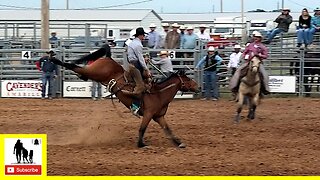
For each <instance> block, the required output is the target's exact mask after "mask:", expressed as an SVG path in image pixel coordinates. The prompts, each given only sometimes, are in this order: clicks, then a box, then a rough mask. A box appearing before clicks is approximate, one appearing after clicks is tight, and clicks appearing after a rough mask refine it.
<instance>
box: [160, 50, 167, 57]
mask: <svg viewBox="0 0 320 180" xmlns="http://www.w3.org/2000/svg"><path fill="white" fill-rule="evenodd" d="M162 55H166V56H168V51H160V53H159V54H158V56H162Z"/></svg>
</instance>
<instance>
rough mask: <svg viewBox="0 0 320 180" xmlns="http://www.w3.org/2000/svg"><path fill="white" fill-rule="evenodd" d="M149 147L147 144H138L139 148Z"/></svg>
mask: <svg viewBox="0 0 320 180" xmlns="http://www.w3.org/2000/svg"><path fill="white" fill-rule="evenodd" d="M146 146H147V145H146V144H145V143H138V148H143V147H146Z"/></svg>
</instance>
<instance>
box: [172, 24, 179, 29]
mask: <svg viewBox="0 0 320 180" xmlns="http://www.w3.org/2000/svg"><path fill="white" fill-rule="evenodd" d="M171 26H172V27H176V28H179V27H180V25H179V24H178V23H173V24H172V25H171Z"/></svg>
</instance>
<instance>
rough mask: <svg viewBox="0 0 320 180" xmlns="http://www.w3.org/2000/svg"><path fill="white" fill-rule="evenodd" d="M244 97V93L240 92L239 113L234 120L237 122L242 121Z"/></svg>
mask: <svg viewBox="0 0 320 180" xmlns="http://www.w3.org/2000/svg"><path fill="white" fill-rule="evenodd" d="M243 99H244V96H243V94H242V93H238V103H237V104H238V108H237V115H236V117H235V119H234V121H235V122H236V123H238V122H240V113H241V111H242V106H243Z"/></svg>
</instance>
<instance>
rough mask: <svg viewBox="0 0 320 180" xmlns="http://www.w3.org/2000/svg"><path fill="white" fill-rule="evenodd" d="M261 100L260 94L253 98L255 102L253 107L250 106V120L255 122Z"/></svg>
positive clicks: (252, 103)
mask: <svg viewBox="0 0 320 180" xmlns="http://www.w3.org/2000/svg"><path fill="white" fill-rule="evenodd" d="M259 98H260V95H259V93H257V94H256V95H255V96H254V97H253V100H252V101H251V106H250V112H251V113H250V114H249V119H251V120H253V119H254V118H255V113H256V108H257V105H258V103H259Z"/></svg>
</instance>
